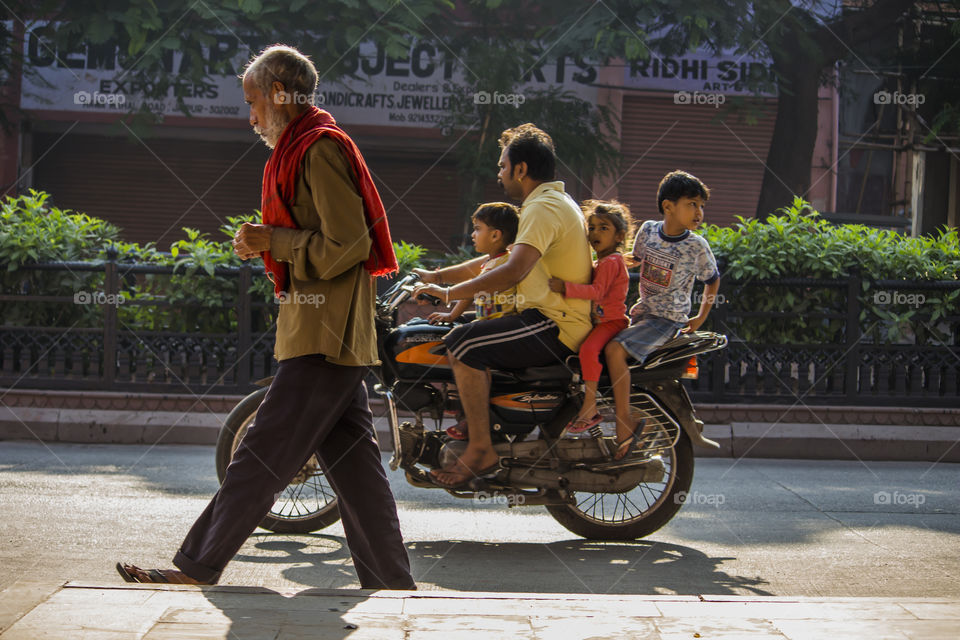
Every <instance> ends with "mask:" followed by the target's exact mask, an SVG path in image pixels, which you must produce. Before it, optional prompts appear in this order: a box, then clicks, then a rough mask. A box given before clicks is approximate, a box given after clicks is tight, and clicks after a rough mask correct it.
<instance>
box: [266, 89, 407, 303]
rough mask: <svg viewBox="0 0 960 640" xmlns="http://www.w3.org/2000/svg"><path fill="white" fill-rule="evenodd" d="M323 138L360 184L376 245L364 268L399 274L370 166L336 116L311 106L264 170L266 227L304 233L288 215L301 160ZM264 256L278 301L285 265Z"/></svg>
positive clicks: (290, 126)
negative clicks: (337, 151)
mask: <svg viewBox="0 0 960 640" xmlns="http://www.w3.org/2000/svg"><path fill="white" fill-rule="evenodd" d="M323 136H330V137H331V138H333V139H334V140H335V141H336V143H337V144H338V145H340V149H341V150H342V151H343V153H344V155H345V156H346V157H347V160H348V161H349V163H350V166H351V167H352V168H353V176H354V179H355V180H356V181H357V182H358V183H359V184H356V187H357V191H358V192H359V193H360V196H361V197H362V198H363V211H364V214H365V215H366V218H367V227H368V228H369V230H370V239H371V240H372V241H373V246H372V247H371V249H370V257H369V258H367V260H366V262H364V263H363V266H364V267H365V268H366V270H367V271H369V272H370V274H371V275H374V276H385V275H388V274H390V273H393V272H394V271H396V270H397V258H396V256H395V255H394V253H393V242H392V241H391V240H390V227H389V226H388V224H387V214H386V211H384V209H383V202H382V201H381V200H380V194H379V193H377V188H376V187H375V186H374V184H373V179H372V178H371V177H370V170H369V169H367V163H366V162H365V161H364V159H363V156H362V155H360V150H359V149H357V145H355V144H354V143H353V140H351V139H350V138H349V136H347V134H346V133H344V132H343V130H342V129H340V127H338V126H337V123H336V121H335V120H334V119H333V116H331V115H330V114H329V113H327V112H326V111H323V110H321V109H318V108H317V107H314V106H311V107H310V108H308V109H307V110H306V111H304V112H303V113H302V114H300V115H299V116H297V117H296V118H294V119H293V120H292V121H291V122H290V123H289V124H288V125H287V127H286V129H284V130H283V133H282V134H281V135H280V139H279V140H278V141H277V146H276V147H275V148H274V150H273V153H272V154H271V155H270V159H269V160H267V165H266V166H265V167H264V168H263V194H262V196H261V205H262V206H261V211H262V213H263V224H269V225H271V226H274V227H285V228H287V229H299V228H300V227H299V226H298V225H297V223H296V221H294V219H293V216H292V215H291V214H290V205H291V204H292V203H293V195H294V190H295V189H296V184H297V177H298V175H299V173H300V167H301V165H302V164H303V156H304V154H306V152H307V149H309V148H310V145H312V144H313V143H314V142H316V141H317V140H319V139H320V138H322V137H323ZM314 188H318V186H314ZM262 256H263V263H264V266H265V267H266V270H267V274H268V277H270V279H271V280H272V281H273V286H274V294H275V295H277V296H279V295H280V293H281V292H282V291H285V290H286V288H287V265H286V264H285V263H283V262H277V261H276V260H274V259H273V257H272V256H271V255H270V252H269V251H264V252H263V254H262Z"/></svg>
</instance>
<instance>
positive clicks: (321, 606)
mask: <svg viewBox="0 0 960 640" xmlns="http://www.w3.org/2000/svg"><path fill="white" fill-rule="evenodd" d="M46 588H47V590H48V591H47V592H45V593H41V591H42V589H41V587H40V585H29V584H24V583H20V584H17V585H13V586H12V587H11V588H9V589H7V590H6V591H5V592H4V593H3V594H2V595H3V605H2V606H0V624H3V623H4V622H5V621H6V625H5V630H4V631H3V632H2V633H0V638H2V640H36V639H39V638H57V639H58V640H59V639H61V638H71V639H81V640H86V639H97V640H99V639H109V640H134V639H136V640H172V639H187V638H189V639H191V640H206V639H210V640H213V639H217V640H219V639H227V638H229V639H231V640H247V639H251V640H253V639H258V640H259V639H261V638H276V639H284V640H301V639H306V638H325V639H341V638H343V639H346V638H349V639H350V640H366V639H370V640H394V639H396V640H432V639H434V638H436V639H437V640H456V639H458V638H468V639H469V640H478V639H480V638H483V639H487V638H510V639H513V638H532V639H534V640H541V639H544V640H545V639H553V638H557V639H561V638H562V639H563V640H577V639H584V640H585V639H587V638H589V639H591V640H602V639H604V638H617V639H618V640H619V639H622V638H649V639H651V640H667V639H670V640H673V639H676V640H680V639H682V640H689V639H691V638H705V639H706V638H709V639H713V640H716V639H725V638H730V639H737V640H740V639H754V638H777V639H779V640H806V639H808V638H809V639H813V638H817V639H820V638H836V637H843V638H870V639H871V640H873V639H877V638H880V639H885V638H891V639H893V638H895V639H897V640H904V639H907V640H911V639H914V638H916V639H919V638H923V639H924V640H939V639H941V638H943V639H947V638H950V639H953V638H956V637H957V635H958V630H960V601H958V600H948V599H937V598H919V599H897V598H787V597H747V596H743V597H738V596H710V595H701V596H671V595H661V596H640V595H637V596H633V595H592V594H530V593H486V592H455V591H431V592H415V591H363V590H356V589H307V590H304V591H299V592H296V593H294V592H277V591H273V590H271V589H268V588H264V587H230V586H215V587H193V586H184V585H121V586H112V587H104V586H100V585H90V584H80V583H67V584H66V585H62V586H61V585H54V586H51V585H47V587H46ZM50 589H52V591H51V590H50ZM26 602H33V603H34V604H35V606H33V608H32V609H30V610H29V611H22V609H23V603H26ZM8 603H20V605H19V608H18V606H17V605H16V604H13V605H11V604H8ZM13 610H17V611H18V612H19V613H18V614H13V613H11V611H13ZM15 615H16V616H17V617H18V619H16V620H12V616H15ZM4 616H6V618H4ZM11 622H12V624H10V623H11ZM0 628H4V627H0Z"/></svg>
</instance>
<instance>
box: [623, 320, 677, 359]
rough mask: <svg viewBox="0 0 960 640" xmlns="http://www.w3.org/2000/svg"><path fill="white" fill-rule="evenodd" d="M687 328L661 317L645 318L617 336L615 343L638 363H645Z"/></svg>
mask: <svg viewBox="0 0 960 640" xmlns="http://www.w3.org/2000/svg"><path fill="white" fill-rule="evenodd" d="M684 326H686V323H685V322H676V321H675V320H669V319H667V318H661V317H660V316H644V317H642V318H640V319H639V320H637V323H636V324H633V325H631V326H629V327H627V328H626V329H624V330H623V331H621V332H620V333H618V334H617V335H615V336H614V337H613V342H618V343H620V346H622V347H623V348H624V349H626V351H627V353H629V354H630V355H631V356H633V358H634V359H636V360H637V362H640V363H643V361H644V360H646V359H647V356H648V355H650V354H651V353H652V352H653V351H655V350H656V349H657V347H659V346H660V345H662V344H664V343H665V342H667V341H669V340H670V339H672V338H673V337H674V336H676V335H677V331H679V330H680V329H682V328H683V327H684Z"/></svg>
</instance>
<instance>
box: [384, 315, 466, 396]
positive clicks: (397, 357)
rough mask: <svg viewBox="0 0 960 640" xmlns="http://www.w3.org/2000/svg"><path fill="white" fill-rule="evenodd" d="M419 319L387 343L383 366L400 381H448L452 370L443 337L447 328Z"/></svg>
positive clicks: (401, 329)
mask: <svg viewBox="0 0 960 640" xmlns="http://www.w3.org/2000/svg"><path fill="white" fill-rule="evenodd" d="M417 320H420V319H419V318H416V319H414V320H412V321H410V322H408V323H407V324H403V325H400V326H399V327H397V328H396V329H394V330H392V331H391V332H390V334H389V335H388V336H387V337H386V340H385V341H384V351H385V352H386V353H384V354H382V357H383V358H385V359H384V365H387V366H390V367H391V368H392V369H393V370H394V374H395V375H396V377H397V379H398V380H403V381H407V382H434V381H436V382H447V381H452V380H453V371H452V370H451V368H450V363H449V362H447V348H446V347H445V346H444V344H443V336H445V335H446V334H447V332H448V331H450V327H448V326H437V325H432V324H428V323H427V322H426V320H421V321H420V322H417Z"/></svg>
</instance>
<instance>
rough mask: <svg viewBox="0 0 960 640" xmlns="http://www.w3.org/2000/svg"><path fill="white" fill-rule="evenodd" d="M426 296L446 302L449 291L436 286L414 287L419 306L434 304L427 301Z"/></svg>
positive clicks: (423, 285)
mask: <svg viewBox="0 0 960 640" xmlns="http://www.w3.org/2000/svg"><path fill="white" fill-rule="evenodd" d="M426 296H430V297H433V298H437V299H439V300H442V301H444V302H446V297H447V291H446V289H444V288H443V287H441V286H438V285H435V284H420V285H417V286H416V287H414V289H413V297H414V299H415V300H416V301H417V304H432V301H431V300H429V299H427V298H426Z"/></svg>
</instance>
